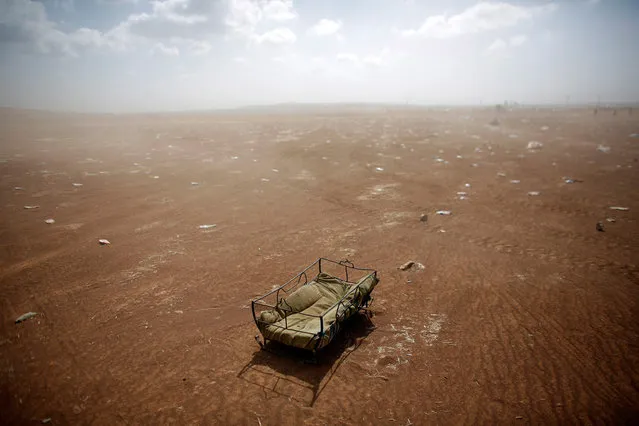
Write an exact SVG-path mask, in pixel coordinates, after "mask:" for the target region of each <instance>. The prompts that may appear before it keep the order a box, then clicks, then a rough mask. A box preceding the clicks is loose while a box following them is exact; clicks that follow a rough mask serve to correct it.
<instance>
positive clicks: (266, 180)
mask: <svg viewBox="0 0 639 426" xmlns="http://www.w3.org/2000/svg"><path fill="white" fill-rule="evenodd" d="M261 181H262V182H270V181H271V180H270V179H267V178H262V179H261Z"/></svg>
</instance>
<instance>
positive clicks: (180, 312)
mask: <svg viewBox="0 0 639 426" xmlns="http://www.w3.org/2000/svg"><path fill="white" fill-rule="evenodd" d="M173 312H175V313H176V314H183V313H184V311H182V310H180V309H178V310H177V311H173Z"/></svg>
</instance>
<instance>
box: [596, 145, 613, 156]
mask: <svg viewBox="0 0 639 426" xmlns="http://www.w3.org/2000/svg"><path fill="white" fill-rule="evenodd" d="M597 151H600V152H603V153H604V154H608V153H609V152H610V147H609V146H604V145H599V146H598V147H597Z"/></svg>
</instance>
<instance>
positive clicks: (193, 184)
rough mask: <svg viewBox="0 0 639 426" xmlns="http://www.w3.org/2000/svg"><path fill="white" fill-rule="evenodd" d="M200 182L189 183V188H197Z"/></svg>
mask: <svg viewBox="0 0 639 426" xmlns="http://www.w3.org/2000/svg"><path fill="white" fill-rule="evenodd" d="M199 184H200V182H191V186H198V185H199Z"/></svg>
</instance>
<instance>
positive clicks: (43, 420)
mask: <svg viewBox="0 0 639 426" xmlns="http://www.w3.org/2000/svg"><path fill="white" fill-rule="evenodd" d="M40 423H42V424H43V425H45V424H47V423H51V417H47V418H46V419H42V420H41V421H40Z"/></svg>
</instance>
